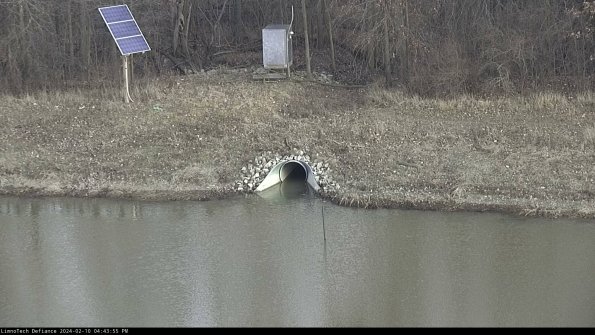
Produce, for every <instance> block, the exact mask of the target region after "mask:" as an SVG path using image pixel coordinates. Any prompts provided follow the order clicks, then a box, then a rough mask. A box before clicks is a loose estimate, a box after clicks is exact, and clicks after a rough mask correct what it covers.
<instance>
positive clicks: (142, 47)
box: [117, 36, 151, 55]
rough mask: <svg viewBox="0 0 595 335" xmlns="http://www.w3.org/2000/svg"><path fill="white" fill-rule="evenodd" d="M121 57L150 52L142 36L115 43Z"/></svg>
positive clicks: (123, 39)
mask: <svg viewBox="0 0 595 335" xmlns="http://www.w3.org/2000/svg"><path fill="white" fill-rule="evenodd" d="M117 43H118V46H119V47H120V51H121V52H122V54H123V55H129V54H134V53H137V52H145V51H149V50H151V48H150V47H149V45H148V44H147V41H145V38H144V37H142V36H135V37H129V38H122V39H119V40H118V41H117Z"/></svg>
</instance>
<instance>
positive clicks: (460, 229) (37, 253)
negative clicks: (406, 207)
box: [0, 189, 595, 327]
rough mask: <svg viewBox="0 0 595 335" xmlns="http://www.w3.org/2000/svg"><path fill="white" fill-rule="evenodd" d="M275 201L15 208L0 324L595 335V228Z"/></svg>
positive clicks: (9, 220) (10, 208) (11, 207)
mask: <svg viewBox="0 0 595 335" xmlns="http://www.w3.org/2000/svg"><path fill="white" fill-rule="evenodd" d="M293 190H295V189H292V190H291V191H293ZM285 191H289V190H285ZM275 192H282V194H289V195H290V196H289V197H286V198H280V197H268V198H267V197H266V196H265V197H263V198H260V197H256V196H254V197H248V198H239V199H234V200H226V201H210V202H165V203H150V202H123V201H110V200H100V199H91V200H81V199H44V200H22V199H15V198H2V199H0V269H1V272H0V326H5V327H6V326H11V327H13V326H66V325H77V326H81V325H82V326H292V325H299V326H369V325H374V326H384V325H405V326H408V325H427V326H452V325H466V326H493V325H497V326H518V325H523V326H534V325H544V326H547V325H560V326H566V325H570V326H593V325H595V281H594V280H593V279H592V278H593V274H595V273H594V270H593V269H595V259H594V258H593V257H592V255H594V254H595V243H594V242H595V225H594V224H593V223H592V222H580V221H565V220H557V221H553V220H535V219H521V218H511V217H508V216H502V215H493V214H492V215H490V214H463V213H456V214H445V213H423V212H416V211H389V210H377V211H365V210H357V209H349V208H342V207H336V206H331V205H330V204H325V205H324V206H325V223H326V236H327V243H326V244H325V243H324V242H323V237H322V222H321V206H322V205H323V203H322V202H321V201H320V200H318V199H315V198H310V197H303V196H298V195H299V194H304V193H303V190H302V191H301V192H298V193H297V194H296V193H291V192H290V193H287V192H284V191H283V190H276V191H275ZM306 193H307V192H306Z"/></svg>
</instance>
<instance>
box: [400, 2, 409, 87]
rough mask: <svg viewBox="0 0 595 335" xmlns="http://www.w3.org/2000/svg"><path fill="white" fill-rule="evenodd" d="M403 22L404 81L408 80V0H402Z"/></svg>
mask: <svg viewBox="0 0 595 335" xmlns="http://www.w3.org/2000/svg"><path fill="white" fill-rule="evenodd" d="M403 22H404V27H405V45H404V50H403V57H402V58H403V61H402V63H403V65H402V69H401V78H402V79H403V82H404V83H408V82H409V73H410V70H409V0H403Z"/></svg>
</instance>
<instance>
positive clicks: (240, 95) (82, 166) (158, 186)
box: [0, 72, 595, 218]
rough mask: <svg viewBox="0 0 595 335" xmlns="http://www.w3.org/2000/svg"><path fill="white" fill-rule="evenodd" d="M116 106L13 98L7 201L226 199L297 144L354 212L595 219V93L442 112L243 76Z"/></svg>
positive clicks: (8, 119) (393, 97) (99, 96)
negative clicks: (256, 166) (266, 156)
mask: <svg viewBox="0 0 595 335" xmlns="http://www.w3.org/2000/svg"><path fill="white" fill-rule="evenodd" d="M117 94H118V92H117V90H116V89H114V91H113V92H112V93H109V94H108V93H106V92H105V91H103V92H99V91H93V90H88V91H80V92H65V93H51V94H43V93H40V94H36V95H32V96H26V97H22V98H15V97H10V96H3V97H0V143H2V145H1V146H0V194H11V195H28V196H31V195H33V196H35V195H44V196H45V195H48V196H50V195H51V196H106V197H125V198H138V199H209V198H216V197H223V196H227V195H229V194H231V193H234V191H233V189H234V182H235V181H236V180H237V179H238V177H239V174H240V172H239V171H240V168H241V167H242V166H243V165H245V163H246V162H247V161H249V160H250V159H253V158H254V156H255V155H257V154H260V153H262V152H267V151H271V152H274V153H279V154H285V153H288V152H289V151H291V148H298V149H300V150H303V151H305V152H307V153H309V154H310V155H311V156H313V157H314V158H318V159H321V160H324V161H326V162H328V163H330V165H331V168H332V170H333V178H334V179H335V180H336V181H337V182H338V184H339V185H340V186H341V189H340V190H339V192H338V193H334V194H326V196H328V197H329V198H331V199H333V200H334V201H336V202H338V203H341V204H347V205H352V206H361V207H403V208H419V209H441V210H496V211H504V212H513V213H520V214H524V215H547V216H571V217H588V218H595V200H594V198H595V181H594V180H595V95H594V94H592V93H585V94H580V95H577V96H576V97H572V98H570V97H564V96H561V95H559V94H553V93H541V94H536V95H533V96H529V97H514V98H506V99H504V98H502V99H498V98H496V99H491V100H482V99H476V98H472V97H467V96H463V97H458V98H456V99H452V100H434V99H421V98H419V97H411V96H407V95H404V94H401V93H398V92H389V91H385V90H383V89H380V88H377V87H375V86H371V87H370V88H366V89H359V90H354V89H345V88H337V87H329V86H321V85H318V84H314V83H298V82H287V81H284V82H277V83H267V84H264V83H261V82H253V81H251V80H250V79H249V76H248V75H247V74H245V73H243V72H234V73H229V74H225V73H218V74H211V75H207V74H201V75H196V76H188V77H172V78H167V79H163V80H161V81H159V82H146V83H141V84H139V86H138V87H137V88H136V89H134V90H133V96H134V97H135V98H136V101H137V102H135V103H132V104H130V106H125V105H124V104H123V103H121V102H120V100H119V98H118V96H117ZM286 142H287V143H288V144H289V147H287V145H286Z"/></svg>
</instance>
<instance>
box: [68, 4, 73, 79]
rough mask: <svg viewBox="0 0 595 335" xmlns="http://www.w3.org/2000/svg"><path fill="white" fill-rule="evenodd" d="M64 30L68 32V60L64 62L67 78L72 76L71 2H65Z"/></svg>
mask: <svg viewBox="0 0 595 335" xmlns="http://www.w3.org/2000/svg"><path fill="white" fill-rule="evenodd" d="M66 25H67V27H66V29H67V30H68V32H67V33H68V35H67V38H68V60H67V61H66V63H67V64H68V65H67V69H68V76H69V77H70V76H72V62H73V61H74V36H73V33H72V0H68V1H66Z"/></svg>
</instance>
